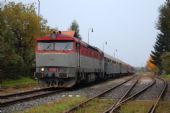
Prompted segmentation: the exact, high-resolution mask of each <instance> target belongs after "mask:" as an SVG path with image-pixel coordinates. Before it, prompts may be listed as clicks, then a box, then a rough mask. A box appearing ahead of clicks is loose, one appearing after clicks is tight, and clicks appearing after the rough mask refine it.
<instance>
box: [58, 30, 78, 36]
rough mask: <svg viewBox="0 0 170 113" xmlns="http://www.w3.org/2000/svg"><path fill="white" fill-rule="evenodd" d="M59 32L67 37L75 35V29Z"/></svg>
mask: <svg viewBox="0 0 170 113" xmlns="http://www.w3.org/2000/svg"><path fill="white" fill-rule="evenodd" d="M61 34H62V35H66V36H69V37H75V35H76V32H75V31H61Z"/></svg>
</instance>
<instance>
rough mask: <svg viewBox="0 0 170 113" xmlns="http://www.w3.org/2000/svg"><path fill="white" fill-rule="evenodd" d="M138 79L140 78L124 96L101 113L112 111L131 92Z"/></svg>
mask: <svg viewBox="0 0 170 113" xmlns="http://www.w3.org/2000/svg"><path fill="white" fill-rule="evenodd" d="M140 78H141V77H138V78H137V79H136V81H135V82H134V83H133V84H132V86H131V87H130V88H129V89H128V90H127V91H126V92H125V94H124V95H123V96H122V97H121V98H120V99H119V100H118V101H117V102H116V103H114V104H113V105H112V106H111V107H110V108H108V109H107V110H105V111H104V112H103V113H109V112H110V111H111V110H112V109H113V107H114V106H117V105H118V104H119V103H120V102H121V101H122V100H123V99H124V98H126V97H127V96H128V94H129V93H130V92H131V91H132V89H133V88H134V87H135V86H136V84H137V82H138V81H139V79H140Z"/></svg>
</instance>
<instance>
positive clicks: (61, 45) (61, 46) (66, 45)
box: [55, 42, 73, 50]
mask: <svg viewBox="0 0 170 113" xmlns="http://www.w3.org/2000/svg"><path fill="white" fill-rule="evenodd" d="M55 50H73V42H55Z"/></svg>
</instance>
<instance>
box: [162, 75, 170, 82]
mask: <svg viewBox="0 0 170 113" xmlns="http://www.w3.org/2000/svg"><path fill="white" fill-rule="evenodd" d="M160 77H161V78H163V79H166V80H168V81H170V74H169V75H161V76H160Z"/></svg>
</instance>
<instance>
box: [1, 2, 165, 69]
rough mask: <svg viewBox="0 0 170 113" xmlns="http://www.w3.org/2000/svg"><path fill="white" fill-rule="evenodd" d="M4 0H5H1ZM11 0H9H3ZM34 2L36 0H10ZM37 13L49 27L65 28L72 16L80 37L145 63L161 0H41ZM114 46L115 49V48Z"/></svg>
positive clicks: (133, 61) (126, 58)
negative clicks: (45, 20) (78, 28)
mask: <svg viewBox="0 0 170 113" xmlns="http://www.w3.org/2000/svg"><path fill="white" fill-rule="evenodd" d="M1 1H3V0H1ZM4 1H5V0H4ZM6 1H7V2H8V1H12V0H6ZM13 1H17V2H18V1H22V2H23V3H32V2H33V3H35V5H36V7H37V6H38V0H13ZM40 2H41V9H40V14H41V16H43V17H44V18H45V19H47V21H48V25H50V26H51V27H57V28H58V29H59V30H67V29H68V28H69V26H70V24H71V22H72V21H73V20H76V21H77V22H78V24H79V27H80V34H81V36H82V39H83V41H85V42H87V39H88V30H89V31H90V29H91V28H93V29H94V32H93V33H91V32H90V35H89V36H90V44H91V45H94V46H96V47H98V48H100V49H102V48H103V44H104V42H105V41H107V45H105V46H104V48H105V52H106V53H108V54H110V55H112V56H113V55H114V53H115V56H116V57H118V58H120V59H121V60H123V61H125V62H127V63H129V64H131V65H133V66H144V65H145V64H146V61H147V59H148V58H149V55H150V52H151V50H153V45H154V43H155V40H156V35H157V33H158V31H157V30H156V23H157V21H158V16H159V7H160V6H161V5H162V4H163V3H164V0H40ZM116 50H117V52H116Z"/></svg>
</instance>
